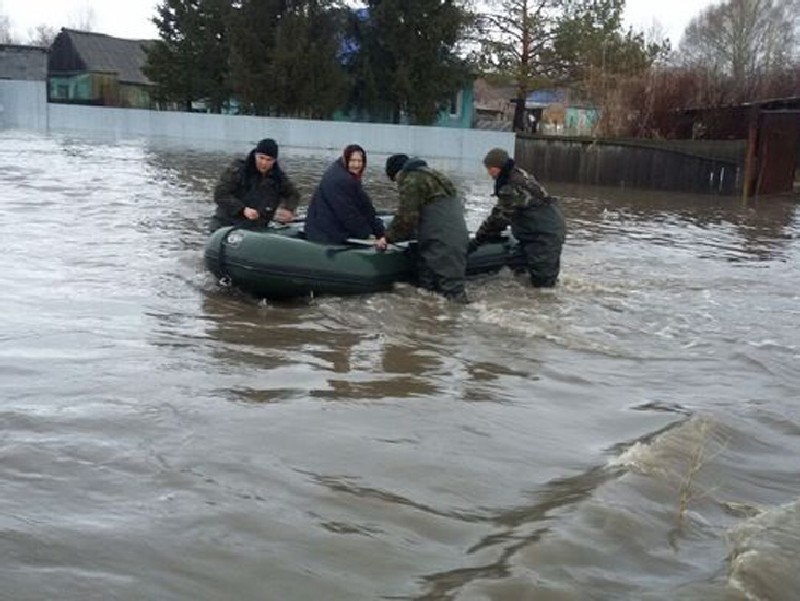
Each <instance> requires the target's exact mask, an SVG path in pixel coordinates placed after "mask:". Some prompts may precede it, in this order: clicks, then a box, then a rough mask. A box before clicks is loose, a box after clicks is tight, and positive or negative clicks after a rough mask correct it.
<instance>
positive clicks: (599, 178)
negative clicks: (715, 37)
mask: <svg viewBox="0 0 800 601" xmlns="http://www.w3.org/2000/svg"><path fill="white" fill-rule="evenodd" d="M669 144H670V143H669V142H664V143H662V142H626V141H619V140H614V141H605V140H593V139H589V138H555V137H549V136H548V137H543V136H526V135H517V138H516V142H515V158H516V161H517V164H518V165H519V166H520V167H522V168H523V169H527V170H530V171H531V172H532V173H534V174H535V176H536V177H537V178H538V179H540V180H542V181H546V182H547V181H551V182H568V183H577V184H587V185H601V186H621V187H632V188H645V189H651V190H670V191H676V192H693V193H705V194H720V195H733V194H737V193H738V192H740V191H741V189H742V188H741V186H742V176H743V175H742V174H743V168H742V164H743V158H741V159H740V158H739V157H743V156H744V153H745V151H746V141H734V142H732V143H728V144H726V146H725V149H724V151H723V150H721V149H720V148H719V147H714V146H713V145H708V144H705V145H702V143H701V144H698V145H696V146H695V148H693V149H692V150H694V151H695V152H688V151H687V150H686V147H687V146H686V142H685V141H684V143H683V146H681V147H670V146H669Z"/></svg>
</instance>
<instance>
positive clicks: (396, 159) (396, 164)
mask: <svg viewBox="0 0 800 601" xmlns="http://www.w3.org/2000/svg"><path fill="white" fill-rule="evenodd" d="M407 161H408V155H407V154H393V155H392V156H390V157H389V158H388V159H386V175H387V176H389V179H391V180H393V179H394V176H395V175H397V172H398V171H400V170H401V169H402V168H403V166H404V165H405V164H406V162H407Z"/></svg>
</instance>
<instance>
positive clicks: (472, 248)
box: [467, 238, 481, 255]
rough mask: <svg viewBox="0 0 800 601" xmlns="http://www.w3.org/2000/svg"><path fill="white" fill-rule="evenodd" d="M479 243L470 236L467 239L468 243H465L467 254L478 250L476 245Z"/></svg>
mask: <svg viewBox="0 0 800 601" xmlns="http://www.w3.org/2000/svg"><path fill="white" fill-rule="evenodd" d="M480 245H481V243H480V242H478V241H477V240H476V239H475V238H472V239H471V240H470V241H469V244H467V254H468V255H471V254H472V253H474V252H475V251H476V250H478V247H479V246H480Z"/></svg>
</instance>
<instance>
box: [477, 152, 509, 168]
mask: <svg viewBox="0 0 800 601" xmlns="http://www.w3.org/2000/svg"><path fill="white" fill-rule="evenodd" d="M509 158H510V157H509V156H508V153H507V152H506V151H505V150H503V149H502V148H492V149H491V150H490V151H489V152H487V153H486V156H485V157H484V159H483V164H484V165H485V166H486V167H498V168H500V169H502V168H503V167H505V165H506V163H507V162H508V159H509Z"/></svg>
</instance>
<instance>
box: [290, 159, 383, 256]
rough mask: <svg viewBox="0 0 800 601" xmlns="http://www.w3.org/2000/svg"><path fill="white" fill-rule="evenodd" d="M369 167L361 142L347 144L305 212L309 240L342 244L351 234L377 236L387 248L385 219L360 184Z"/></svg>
mask: <svg viewBox="0 0 800 601" xmlns="http://www.w3.org/2000/svg"><path fill="white" fill-rule="evenodd" d="M366 167H367V153H366V152H365V151H364V149H363V148H361V146H359V145H358V144H350V145H349V146H347V147H346V148H345V149H344V152H343V153H342V156H341V157H339V158H338V159H336V160H335V161H334V162H333V163H332V164H331V166H330V167H328V169H327V170H326V171H325V174H324V175H323V176H322V180H320V182H319V185H318V186H317V188H316V190H314V195H313V196H312V198H311V203H310V204H309V206H308V212H307V213H306V224H305V234H306V238H307V239H308V240H311V241H312V242H322V243H325V244H342V243H344V242H345V241H346V240H347V239H348V238H359V239H364V238H369V237H370V236H374V237H375V244H376V246H378V247H381V246H383V247H384V248H385V240H384V231H385V228H384V225H383V221H382V220H381V219H380V218H379V217H378V216H377V215H376V214H375V207H374V206H373V205H372V200H370V197H369V195H368V194H367V193H366V192H365V191H364V188H363V187H362V185H361V177H362V176H363V174H364V170H365V169H366Z"/></svg>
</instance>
